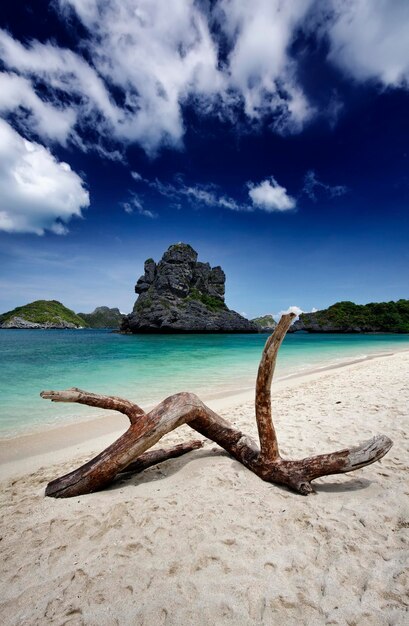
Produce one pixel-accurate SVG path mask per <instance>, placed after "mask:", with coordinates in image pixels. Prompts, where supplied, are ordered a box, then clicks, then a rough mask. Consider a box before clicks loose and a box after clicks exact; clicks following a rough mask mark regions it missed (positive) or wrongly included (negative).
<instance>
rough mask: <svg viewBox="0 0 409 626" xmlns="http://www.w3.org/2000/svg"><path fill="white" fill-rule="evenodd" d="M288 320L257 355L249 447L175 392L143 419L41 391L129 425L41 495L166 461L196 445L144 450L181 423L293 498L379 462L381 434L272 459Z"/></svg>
mask: <svg viewBox="0 0 409 626" xmlns="http://www.w3.org/2000/svg"><path fill="white" fill-rule="evenodd" d="M293 317H294V315H293V314H289V315H283V316H282V318H281V320H280V322H279V324H278V325H277V327H276V329H275V331H274V333H273V335H272V336H271V337H269V339H268V340H267V343H266V345H265V348H264V350H263V354H262V358H261V362H260V366H259V371H258V376H257V383H256V407H255V409H256V420H257V427H258V433H259V439H260V448H259V447H258V445H257V443H256V442H255V441H253V440H252V439H251V438H250V437H248V436H247V435H246V434H245V433H242V432H241V431H240V430H238V429H236V428H234V427H233V426H232V425H231V424H230V423H229V422H228V421H226V420H225V419H223V418H222V417H220V416H219V415H218V414H217V413H215V412H214V411H212V410H211V409H210V408H209V407H207V406H206V405H205V404H203V402H202V401H201V400H200V399H199V398H198V397H197V396H196V395H194V394H192V393H178V394H175V395H174V396H170V397H169V398H166V400H164V401H163V402H161V403H160V404H159V405H158V406H156V407H155V408H154V409H153V410H152V411H150V412H149V413H145V412H144V411H143V410H142V409H141V408H140V407H139V406H137V405H136V404H134V403H132V402H129V401H128V400H124V399H122V398H117V397H116V396H100V395H98V394H94V393H89V392H87V391H82V390H80V389H77V388H72V389H67V390H66V391H43V392H42V393H41V396H42V397H43V398H45V399H49V400H52V401H53V402H79V403H80V404H87V405H89V406H95V407H99V408H104V409H114V410H117V411H120V412H121V413H124V414H125V415H127V416H128V417H129V420H130V422H131V425H130V427H129V428H128V430H127V431H126V432H125V433H124V434H123V435H122V436H121V437H119V439H117V440H116V441H115V442H114V443H112V444H111V445H110V446H108V448H106V449H105V450H104V451H103V452H101V453H100V454H98V455H97V456H96V457H94V458H93V459H91V460H90V461H88V463H85V465H82V466H81V467H79V468H78V469H76V470H74V471H73V472H70V473H69V474H66V475H65V476H62V477H60V478H57V479H56V480H53V481H51V482H50V483H49V484H48V485H47V488H46V495H47V496H53V497H56V498H65V497H70V496H77V495H81V494H85V493H91V492H93V491H97V490H99V489H103V488H104V487H106V486H107V485H109V484H110V483H112V481H113V480H114V479H115V477H116V476H117V475H118V474H120V473H121V472H131V471H132V472H136V471H141V470H143V469H145V468H146V467H149V466H151V465H154V464H157V463H160V462H162V461H164V460H167V459H169V458H172V457H175V456H180V455H181V454H185V453H187V452H190V451H192V450H194V449H196V448H199V447H201V445H202V442H200V441H192V442H190V443H187V444H179V445H177V446H174V447H173V448H170V449H168V450H166V449H160V450H152V451H150V452H147V450H149V449H150V448H151V447H152V446H153V445H155V444H156V443H157V442H158V441H159V440H160V439H161V438H162V437H163V436H164V435H165V434H166V433H168V432H170V431H172V430H174V429H175V428H178V427H179V426H181V425H182V424H188V425H189V426H190V427H191V428H192V429H194V430H195V431H197V432H198V433H200V434H201V435H203V436H204V437H206V438H208V439H211V440H212V441H214V442H215V443H217V444H218V445H220V446H221V447H222V448H224V449H225V450H226V451H227V452H228V453H229V454H230V455H231V456H233V457H234V458H235V459H237V460H238V461H239V462H240V463H242V464H243V465H245V467H247V468H248V469H249V470H251V471H252V472H254V473H255V474H257V476H259V477H260V478H262V479H263V480H266V481H268V482H271V483H277V484H280V485H285V486H287V487H289V488H291V489H293V490H295V491H297V492H298V493H301V494H304V495H306V494H308V493H310V492H311V491H313V488H312V486H311V481H313V480H315V479H316V478H319V477H321V476H328V475H330V474H340V473H344V472H352V471H354V470H356V469H359V468H361V467H364V466H366V465H369V464H370V463H374V462H375V461H378V460H379V459H381V458H382V457H383V456H384V455H385V454H386V453H387V452H388V450H389V449H390V447H391V446H392V441H391V440H390V439H389V438H388V437H385V436H384V435H379V436H377V437H374V438H373V439H371V440H369V441H367V442H365V443H362V444H361V445H359V446H357V447H355V448H346V449H344V450H339V451H337V452H332V453H330V454H321V455H318V456H313V457H308V458H306V459H301V460H288V459H283V458H282V457H281V456H280V453H279V448H278V443H277V436H276V433H275V430H274V425H273V421H272V417H271V382H272V378H273V374H274V369H275V363H276V359H277V353H278V350H279V347H280V345H281V343H282V341H283V339H284V337H285V335H286V332H287V330H288V328H289V326H290V324H291V321H292V318H293Z"/></svg>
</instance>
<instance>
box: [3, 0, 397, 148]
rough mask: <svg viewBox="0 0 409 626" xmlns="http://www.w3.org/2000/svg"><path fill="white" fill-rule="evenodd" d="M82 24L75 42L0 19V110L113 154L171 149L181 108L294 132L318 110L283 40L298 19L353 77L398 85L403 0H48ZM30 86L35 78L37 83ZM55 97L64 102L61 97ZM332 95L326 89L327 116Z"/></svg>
mask: <svg viewBox="0 0 409 626" xmlns="http://www.w3.org/2000/svg"><path fill="white" fill-rule="evenodd" d="M53 7H54V8H55V9H56V11H57V12H58V14H59V16H60V18H61V19H62V20H65V23H66V25H68V27H69V24H70V18H71V16H72V13H75V15H76V16H77V18H78V19H79V20H80V21H81V22H82V24H83V26H84V28H85V29H86V31H87V33H86V36H84V37H83V38H82V40H81V47H80V51H79V52H78V53H75V52H73V51H72V50H69V49H66V48H62V47H59V46H58V45H56V44H55V43H51V42H44V43H42V42H39V41H36V40H33V41H31V42H27V43H25V44H22V43H21V42H19V41H17V40H16V39H14V38H13V37H12V36H11V35H10V34H9V33H8V32H6V31H5V30H0V56H1V58H2V62H3V64H4V69H5V72H4V73H3V76H2V79H1V80H2V82H1V83H0V111H2V112H3V113H4V114H5V115H6V114H9V113H13V114H14V116H16V115H17V119H18V121H19V123H20V127H21V129H22V131H23V132H25V131H31V132H33V133H35V134H37V135H38V136H39V137H41V138H42V139H43V141H45V142H50V141H58V142H60V143H61V144H65V143H67V142H71V143H73V144H75V145H76V146H77V147H79V148H81V149H83V150H89V149H90V148H92V149H95V150H96V151H97V152H98V153H99V154H101V156H103V157H107V158H111V159H117V160H121V159H122V158H123V154H124V151H125V149H126V147H127V146H128V145H130V144H134V143H136V144H139V145H140V146H141V147H142V148H143V149H144V150H145V151H146V153H148V154H149V155H151V156H154V155H155V154H156V153H157V152H158V151H159V150H160V149H161V148H162V147H164V146H168V147H172V148H176V149H180V148H181V147H182V146H183V137H184V133H185V122H184V107H185V106H186V105H187V104H190V105H192V106H193V107H194V108H195V109H196V111H197V112H199V113H200V114H202V115H211V114H213V115H217V116H219V117H222V118H224V119H229V120H230V121H231V122H232V123H238V120H240V121H241V119H242V118H243V115H242V114H243V113H244V120H245V123H247V125H249V126H252V125H254V124H261V123H263V122H267V124H268V125H269V126H270V127H271V128H272V129H274V130H275V131H276V132H279V133H281V134H286V133H296V132H300V131H302V129H303V128H304V127H305V125H306V124H307V123H308V122H309V121H310V120H311V119H312V118H313V117H314V115H316V114H317V111H316V110H315V109H314V106H313V105H312V103H311V102H310V101H309V98H308V97H307V95H306V93H305V90H304V89H303V86H302V83H301V82H300V78H299V72H298V70H299V59H300V58H301V57H302V55H303V53H304V51H298V52H294V47H293V46H292V44H293V43H294V41H295V40H296V38H297V35H298V33H299V32H300V30H303V31H304V32H305V33H307V35H313V36H318V37H322V38H324V39H325V40H326V41H327V42H328V46H329V53H328V59H329V61H330V62H331V63H333V64H335V65H337V66H338V67H339V68H340V69H341V70H342V71H343V72H344V73H345V74H347V75H348V76H349V77H352V78H353V79H355V80H357V81H366V80H370V79H372V80H376V81H378V82H380V83H381V84H383V85H387V86H390V87H404V88H407V87H408V85H409V37H407V24H408V20H409V3H408V1H407V0H393V1H391V0H376V2H374V1H373V0H297V2H283V0H252V2H245V1H244V0H215V2H212V3H210V2H207V1H206V2H196V1H195V0H167V1H166V2H163V0H104V1H103V2H102V1H101V0H55V2H54V3H53ZM40 86H41V88H40ZM62 102H64V104H62ZM341 108H342V102H340V100H339V98H338V96H334V95H333V96H332V99H331V100H330V102H329V104H328V116H329V118H330V122H331V123H335V122H336V119H337V116H338V114H339V111H340V109H341Z"/></svg>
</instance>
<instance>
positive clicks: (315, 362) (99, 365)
mask: <svg viewBox="0 0 409 626" xmlns="http://www.w3.org/2000/svg"><path fill="white" fill-rule="evenodd" d="M266 339H267V335H133V336H128V335H118V334H114V333H111V332H109V331H104V330H79V331H78V330H73V331H70V330H64V331H58V330H55V331H41V330H0V394H1V395H0V398H1V406H0V435H1V436H9V435H12V434H16V433H19V432H22V431H24V430H35V429H37V428H39V427H44V426H45V425H56V424H63V423H67V422H69V421H74V420H78V419H84V418H88V417H95V416H98V415H99V414H100V413H101V411H100V410H98V409H92V408H89V407H82V406H78V405H70V404H55V403H53V404H52V403H51V402H49V401H45V400H42V399H41V398H40V396H39V393H40V391H42V390H43V389H66V388H67V387H80V388H82V389H86V390H89V391H94V392H97V393H105V394H112V395H119V396H124V397H126V398H129V399H130V400H134V401H136V402H137V403H138V404H140V405H142V406H146V405H149V404H152V403H154V402H156V401H159V400H161V399H163V398H165V397H166V396H167V395H170V394H172V393H176V392H178V391H193V392H195V393H197V394H198V395H200V396H201V397H202V398H206V396H209V395H211V394H215V393H218V392H222V391H229V392H235V391H240V390H242V389H246V388H250V387H253V386H254V383H255V378H256V374H257V367H258V362H259V359H260V355H261V351H262V349H263V346H264V343H265V341H266ZM399 349H409V335H308V334H295V335H288V336H287V337H286V339H285V341H284V344H283V346H282V348H281V350H280V354H279V360H278V365H277V373H276V376H279V377H280V376H281V377H283V376H287V375H289V374H293V373H298V372H302V371H305V370H309V369H313V368H316V367H325V366H326V365H329V364H336V363H339V362H342V361H345V360H350V359H354V358H357V357H364V356H366V355H371V354H377V353H382V352H388V351H392V350H399Z"/></svg>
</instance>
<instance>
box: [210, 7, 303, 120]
mask: <svg viewBox="0 0 409 626" xmlns="http://www.w3.org/2000/svg"><path fill="white" fill-rule="evenodd" d="M311 4H312V0H298V1H297V2H282V1H281V0H253V1H252V2H243V0H220V2H219V3H218V4H217V7H216V10H215V14H216V16H218V20H219V25H220V27H221V28H222V29H223V30H224V33H225V34H226V36H227V38H228V41H229V43H230V46H231V49H230V53H229V56H228V67H227V73H228V77H229V87H230V88H233V89H234V90H236V92H237V94H238V96H239V97H240V98H242V99H243V102H244V111H245V113H246V114H247V116H248V117H249V118H253V119H261V118H263V117H264V116H266V115H271V114H274V115H275V119H274V121H273V126H274V127H275V129H276V130H278V131H279V132H299V131H300V130H301V129H302V128H303V126H304V124H305V123H306V122H307V121H308V120H309V119H310V118H311V117H312V115H313V109H312V107H311V106H310V104H309V103H308V101H307V98H306V97H305V95H304V93H303V91H302V89H301V87H300V86H299V85H298V84H297V79H296V64H295V62H294V61H293V60H292V59H291V57H290V55H289V52H288V50H289V47H290V44H291V42H292V40H293V37H294V33H295V31H296V29H297V28H298V27H299V26H300V25H301V24H302V22H303V19H304V18H305V16H306V14H307V12H308V9H309V8H310V6H311Z"/></svg>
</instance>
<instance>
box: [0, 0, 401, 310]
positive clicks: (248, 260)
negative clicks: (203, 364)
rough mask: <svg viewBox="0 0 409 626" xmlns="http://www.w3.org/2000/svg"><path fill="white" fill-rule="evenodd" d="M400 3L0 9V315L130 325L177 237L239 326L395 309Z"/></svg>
mask: <svg viewBox="0 0 409 626" xmlns="http://www.w3.org/2000/svg"><path fill="white" fill-rule="evenodd" d="M408 30H409V2H408V1H407V0H353V1H352V0H351V1H350V0H286V1H284V0H252V2H248V1H247V0H202V1H201V0H197V1H196V2H194V1H193V0H166V2H163V0H51V1H50V0H32V1H31V2H29V3H27V2H26V1H25V0H15V1H14V2H13V3H11V2H8V3H2V6H1V9H0V63H1V66H0V116H1V118H0V267H1V276H0V311H4V310H7V309H10V308H13V307H14V306H17V305H21V304H24V303H26V302H28V301H32V300H34V299H39V298H45V299H58V300H60V301H62V302H63V303H64V304H65V305H67V306H69V307H70V308H73V309H74V310H76V311H80V310H81V311H89V310H92V309H93V308H94V307H95V306H97V305H102V304H105V305H109V306H119V307H120V308H121V310H123V311H129V310H130V309H131V307H132V304H133V301H134V294H133V286H134V284H135V282H136V279H137V278H138V277H139V275H140V274H141V273H142V269H143V261H144V259H145V258H147V257H150V256H152V257H154V258H155V259H156V260H158V259H159V258H160V256H161V255H162V253H163V251H164V250H165V249H166V248H167V247H168V246H169V245H170V244H171V243H175V242H178V241H185V242H188V243H190V244H191V245H192V246H193V247H194V248H195V249H196V250H197V251H198V252H199V257H200V259H201V260H204V261H210V262H211V263H212V264H213V265H216V264H220V265H222V267H223V268H224V269H225V271H226V274H227V303H228V304H229V306H231V307H232V308H235V309H236V310H238V311H240V312H245V313H246V314H247V315H249V316H254V315H257V314H262V313H266V312H273V311H274V312H277V311H280V310H284V309H286V308H287V307H288V306H290V305H297V306H300V307H301V308H302V309H304V310H311V309H312V308H313V307H318V308H323V307H325V306H328V305H329V304H331V303H333V302H336V301H339V300H353V301H355V302H360V303H364V302H369V301H381V300H393V299H398V298H400V297H406V298H407V297H409V271H408V270H409V247H408V244H409V211H408V202H409V171H408V163H409V157H408V151H409V146H408V142H409V116H408V105H409V37H408V36H407V34H408Z"/></svg>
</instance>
